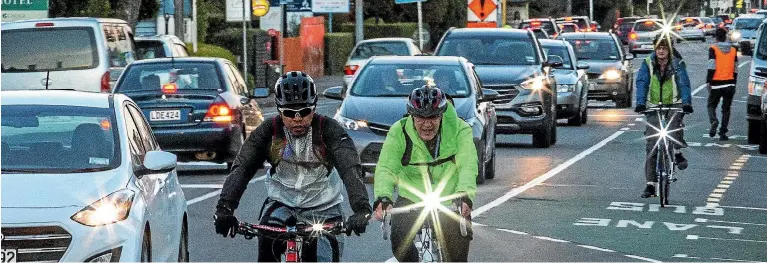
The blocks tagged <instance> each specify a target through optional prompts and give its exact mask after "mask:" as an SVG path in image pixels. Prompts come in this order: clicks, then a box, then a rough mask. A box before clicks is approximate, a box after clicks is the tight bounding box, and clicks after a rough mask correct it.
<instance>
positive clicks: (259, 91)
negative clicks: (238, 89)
mask: <svg viewBox="0 0 767 263" xmlns="http://www.w3.org/2000/svg"><path fill="white" fill-rule="evenodd" d="M267 97H269V88H255V89H253V96H252V98H253V99H256V98H267Z"/></svg>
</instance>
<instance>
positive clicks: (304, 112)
mask: <svg viewBox="0 0 767 263" xmlns="http://www.w3.org/2000/svg"><path fill="white" fill-rule="evenodd" d="M277 110H279V111H280V113H281V114H282V116H285V117H289V118H295V117H301V118H303V117H306V116H309V114H312V112H314V106H309V107H305V108H300V109H296V110H294V109H284V108H277Z"/></svg>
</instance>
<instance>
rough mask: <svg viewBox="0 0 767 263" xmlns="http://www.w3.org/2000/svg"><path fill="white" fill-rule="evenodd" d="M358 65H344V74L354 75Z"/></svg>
mask: <svg viewBox="0 0 767 263" xmlns="http://www.w3.org/2000/svg"><path fill="white" fill-rule="evenodd" d="M359 68H360V66H358V65H346V66H344V75H347V76H351V75H354V73H356V72H357V69H359Z"/></svg>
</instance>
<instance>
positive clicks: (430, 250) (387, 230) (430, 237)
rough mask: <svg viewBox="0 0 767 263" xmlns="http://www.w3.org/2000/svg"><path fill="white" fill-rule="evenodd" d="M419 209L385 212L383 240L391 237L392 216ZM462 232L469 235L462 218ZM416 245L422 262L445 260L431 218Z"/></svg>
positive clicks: (382, 229) (458, 211) (459, 207)
mask: <svg viewBox="0 0 767 263" xmlns="http://www.w3.org/2000/svg"><path fill="white" fill-rule="evenodd" d="M456 206H457V213H458V215H461V214H462V213H461V212H462V207H461V205H460V204H456ZM415 209H417V208H410V209H407V208H405V209H403V208H394V209H392V211H391V213H389V212H387V211H386V210H384V220H383V222H381V231H382V232H383V239H384V240H388V239H389V235H390V234H391V215H392V214H396V213H405V212H409V211H413V210H415ZM459 224H460V231H461V235H462V236H466V235H468V227H467V225H468V223H467V220H466V218H464V217H463V216H461V219H460V222H459ZM413 242H414V243H415V247H416V250H417V252H418V259H419V261H420V262H442V259H443V258H444V254H443V250H442V244H441V243H440V242H439V240H438V239H437V234H436V229H434V227H433V224H432V221H431V217H427V219H426V220H425V221H424V222H423V224H422V225H421V230H419V231H418V233H417V234H416V237H415V239H414V240H413Z"/></svg>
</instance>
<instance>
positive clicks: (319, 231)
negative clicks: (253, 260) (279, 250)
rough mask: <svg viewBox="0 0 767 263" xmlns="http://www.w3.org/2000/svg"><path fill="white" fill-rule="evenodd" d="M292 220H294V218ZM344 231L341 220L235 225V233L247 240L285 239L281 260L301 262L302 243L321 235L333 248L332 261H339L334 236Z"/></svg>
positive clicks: (339, 256) (242, 223)
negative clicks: (318, 222)
mask: <svg viewBox="0 0 767 263" xmlns="http://www.w3.org/2000/svg"><path fill="white" fill-rule="evenodd" d="M287 221H288V222H290V221H291V220H290V219H288V220H287ZM293 221H294V222H295V220H293ZM345 231H346V228H345V226H344V222H343V221H340V222H333V223H322V224H309V223H304V222H299V223H296V224H294V225H292V226H290V225H289V226H285V227H276V226H269V225H259V224H250V223H248V222H239V223H238V227H237V234H240V235H242V236H243V237H245V239H248V240H250V239H253V238H254V237H257V236H259V237H262V238H272V239H275V240H281V241H285V243H286V246H285V253H283V254H282V262H302V258H301V254H302V253H301V252H302V248H303V245H304V244H305V243H306V242H307V241H308V240H310V239H317V238H319V237H321V236H325V237H327V238H328V239H329V240H330V244H331V248H332V250H333V262H339V261H341V255H340V251H339V248H338V242H337V241H336V238H335V236H336V235H340V234H341V233H343V232H345Z"/></svg>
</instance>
